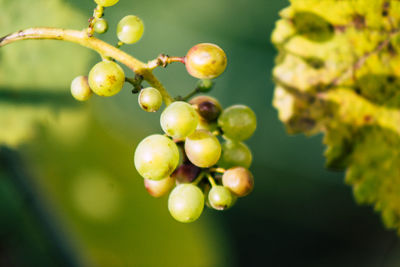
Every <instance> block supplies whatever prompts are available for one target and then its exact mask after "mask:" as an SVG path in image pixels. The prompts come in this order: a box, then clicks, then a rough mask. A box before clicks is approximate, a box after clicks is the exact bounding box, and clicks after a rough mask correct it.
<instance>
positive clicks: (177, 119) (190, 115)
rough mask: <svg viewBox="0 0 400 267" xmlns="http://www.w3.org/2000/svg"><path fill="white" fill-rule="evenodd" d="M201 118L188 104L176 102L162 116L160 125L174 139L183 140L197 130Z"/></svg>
mask: <svg viewBox="0 0 400 267" xmlns="http://www.w3.org/2000/svg"><path fill="white" fill-rule="evenodd" d="M198 122H199V117H198V115H197V113H196V110H195V109H194V108H193V107H192V106H191V105H190V104H188V103H186V102H183V101H176V102H173V103H172V104H170V105H169V106H168V107H167V108H166V109H165V110H164V111H163V112H162V114H161V118H160V123H161V128H162V129H163V130H164V132H165V133H166V134H167V135H169V136H171V137H173V138H174V139H182V138H185V137H186V136H188V135H190V134H192V133H193V132H194V131H195V130H196V126H197V123H198Z"/></svg>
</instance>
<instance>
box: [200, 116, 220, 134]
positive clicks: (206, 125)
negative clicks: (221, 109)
mask: <svg viewBox="0 0 400 267" xmlns="http://www.w3.org/2000/svg"><path fill="white" fill-rule="evenodd" d="M199 116H200V115H199ZM217 129H218V123H217V122H215V121H210V122H208V121H205V120H203V119H202V118H199V123H198V124H197V127H196V130H206V131H209V132H214V131H215V130H217Z"/></svg>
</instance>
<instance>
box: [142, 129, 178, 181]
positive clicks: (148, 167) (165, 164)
mask: <svg viewBox="0 0 400 267" xmlns="http://www.w3.org/2000/svg"><path fill="white" fill-rule="evenodd" d="M178 163H179V151H178V147H177V146H176V144H175V143H174V142H173V141H172V140H171V139H169V138H168V137H165V136H163V135H160V134H154V135H150V136H148V137H146V138H145V139H143V140H142V141H141V142H140V143H139V145H138V146H137V148H136V151H135V167H136V169H137V171H138V172H139V173H140V175H141V176H143V177H144V178H146V179H150V180H161V179H163V178H165V177H167V176H169V175H171V173H172V172H173V171H174V170H175V169H176V167H177V166H178Z"/></svg>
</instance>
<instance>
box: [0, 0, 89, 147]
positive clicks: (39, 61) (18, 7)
mask: <svg viewBox="0 0 400 267" xmlns="http://www.w3.org/2000/svg"><path fill="white" fill-rule="evenodd" d="M0 6H1V8H0V36H5V35H7V34H9V33H11V32H14V31H18V30H21V29H24V28H30V27H35V26H49V27H50V26H51V27H63V28H78V29H81V28H84V27H85V23H87V18H85V17H84V16H83V15H82V14H81V13H79V12H78V11H77V10H75V9H74V8H72V7H71V6H69V5H67V4H66V3H64V2H63V1H61V0H35V1H31V2H29V3H27V2H26V1H24V0H13V1H9V0H0ZM90 55H91V54H90V52H89V51H88V50H87V49H85V48H82V47H79V46H77V45H75V44H69V43H64V42H59V41H22V42H17V43H13V44H10V45H7V46H5V47H2V48H1V49H0V144H1V143H5V144H7V145H10V146H17V145H19V144H20V143H21V142H25V141H28V140H30V139H31V138H32V137H34V134H35V131H34V128H35V125H36V124H37V123H38V122H41V123H48V122H52V121H55V120H57V113H58V112H61V109H62V110H63V111H62V113H65V112H70V113H71V114H77V113H76V111H74V110H76V108H77V107H78V105H74V104H73V100H72V97H71V96H70V95H68V90H69V85H70V83H71V80H72V79H73V78H74V77H75V76H77V75H82V74H86V73H87V71H88V70H87V66H88V64H89V62H90V60H91V56H90ZM77 116H79V115H78V114H77Z"/></svg>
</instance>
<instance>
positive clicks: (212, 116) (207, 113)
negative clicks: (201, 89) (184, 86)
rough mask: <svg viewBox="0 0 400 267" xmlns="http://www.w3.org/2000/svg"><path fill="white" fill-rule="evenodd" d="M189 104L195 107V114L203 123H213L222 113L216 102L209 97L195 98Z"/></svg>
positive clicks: (219, 105)
mask: <svg viewBox="0 0 400 267" xmlns="http://www.w3.org/2000/svg"><path fill="white" fill-rule="evenodd" d="M189 103H190V104H192V105H193V106H195V107H196V111H197V113H198V114H199V115H200V117H201V118H202V119H203V120H205V121H215V120H216V119H217V118H218V116H219V115H220V114H221V111H222V106H221V104H220V103H219V102H218V100H217V99H215V98H213V97H210V96H205V95H201V96H196V97H195V98H193V99H191V100H190V101H189Z"/></svg>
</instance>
